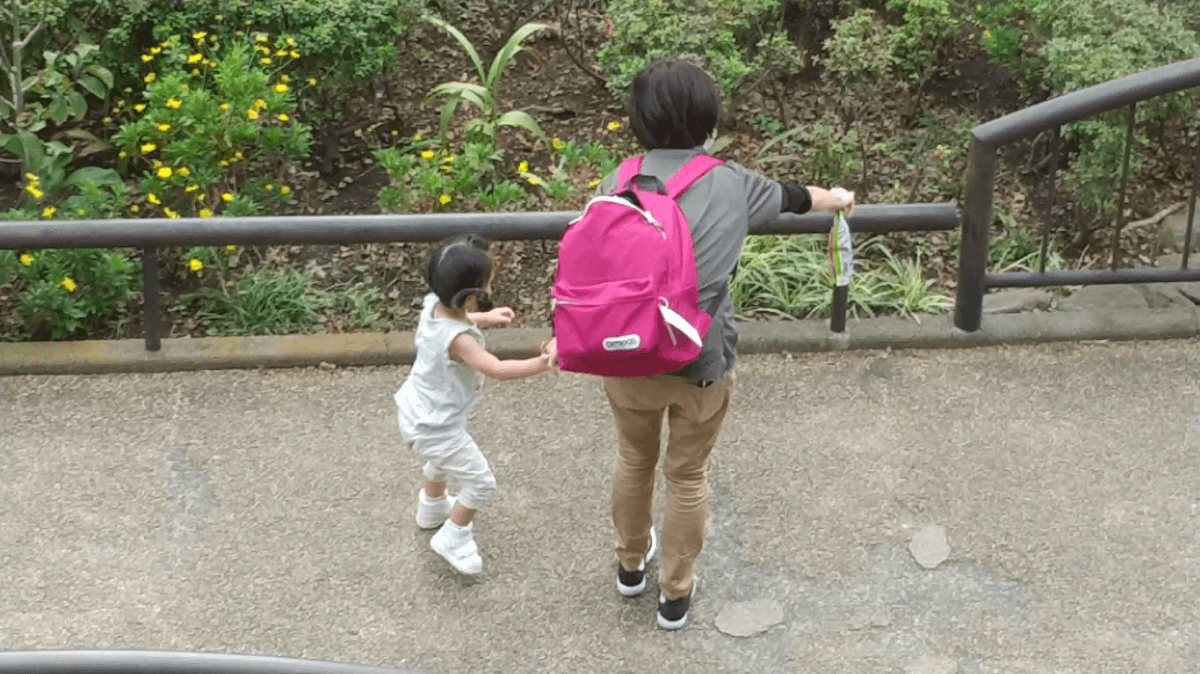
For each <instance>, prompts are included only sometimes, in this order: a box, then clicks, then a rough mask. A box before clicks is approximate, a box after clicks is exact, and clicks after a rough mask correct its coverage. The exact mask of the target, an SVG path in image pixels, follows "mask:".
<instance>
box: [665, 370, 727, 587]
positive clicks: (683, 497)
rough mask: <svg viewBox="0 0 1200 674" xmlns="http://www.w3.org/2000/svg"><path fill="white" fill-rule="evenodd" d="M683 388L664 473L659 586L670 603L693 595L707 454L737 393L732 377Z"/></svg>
mask: <svg viewBox="0 0 1200 674" xmlns="http://www.w3.org/2000/svg"><path fill="white" fill-rule="evenodd" d="M677 385H678V386H680V387H688V388H686V389H682V393H681V395H680V396H678V397H677V398H676V400H677V402H676V404H674V405H672V406H671V408H670V412H669V414H668V423H669V426H670V436H669V438H668V440H667V459H666V464H665V466H664V469H663V472H664V473H665V476H666V480H667V513H666V517H665V519H664V521H663V529H662V546H663V547H662V558H661V562H660V566H659V588H660V589H661V590H662V592H663V594H664V595H666V597H667V599H679V598H680V597H685V596H687V595H688V594H689V593H690V592H691V591H692V582H693V568H694V566H695V563H696V558H697V557H699V556H700V550H701V549H702V548H703V547H704V534H705V531H704V526H705V520H706V518H707V516H708V482H707V478H706V470H707V468H708V455H709V453H710V452H711V451H712V448H713V445H715V444H716V441H717V436H718V434H719V433H720V432H721V425H722V423H723V422H724V420H725V414H726V413H727V412H728V411H729V402H730V398H731V396H732V393H733V377H732V373H730V374H727V375H726V376H725V378H724V379H722V380H721V381H720V382H718V383H716V384H714V385H712V386H710V387H708V388H700V387H697V386H695V385H694V384H691V383H688V382H686V381H683V380H680V381H679V382H678V383H677Z"/></svg>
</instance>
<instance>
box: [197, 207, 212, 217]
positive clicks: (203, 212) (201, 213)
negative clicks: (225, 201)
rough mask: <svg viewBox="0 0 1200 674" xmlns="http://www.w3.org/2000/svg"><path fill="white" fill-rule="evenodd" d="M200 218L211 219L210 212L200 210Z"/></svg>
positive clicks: (204, 209)
mask: <svg viewBox="0 0 1200 674" xmlns="http://www.w3.org/2000/svg"><path fill="white" fill-rule="evenodd" d="M200 217H202V218H211V217H212V211H210V210H209V209H207V208H201V209H200Z"/></svg>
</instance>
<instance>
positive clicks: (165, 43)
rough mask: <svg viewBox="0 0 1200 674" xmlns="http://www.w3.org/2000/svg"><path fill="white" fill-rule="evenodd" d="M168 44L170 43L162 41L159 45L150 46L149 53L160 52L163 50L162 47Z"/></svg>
mask: <svg viewBox="0 0 1200 674" xmlns="http://www.w3.org/2000/svg"><path fill="white" fill-rule="evenodd" d="M168 44H170V43H168V42H164V43H162V44H161V45H159V46H157V47H151V48H150V53H151V54H161V53H162V50H163V47H165V46H167V45H168Z"/></svg>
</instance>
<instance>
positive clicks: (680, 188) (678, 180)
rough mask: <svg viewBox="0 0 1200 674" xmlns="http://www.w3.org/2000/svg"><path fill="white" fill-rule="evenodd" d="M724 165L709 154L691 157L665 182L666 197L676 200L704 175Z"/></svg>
mask: <svg viewBox="0 0 1200 674" xmlns="http://www.w3.org/2000/svg"><path fill="white" fill-rule="evenodd" d="M724 163H725V162H723V161H721V160H720V159H717V158H716V157H714V156H712V155H710V154H703V153H701V154H698V155H696V156H695V157H692V158H691V159H689V160H688V163H686V164H684V165H683V168H681V169H679V170H678V171H676V172H675V175H673V176H671V179H670V180H668V181H667V196H669V197H671V198H672V199H678V198H679V195H681V194H683V193H684V192H686V191H687V189H688V188H689V187H691V186H692V185H693V184H694V183H695V182H696V181H697V180H699V179H700V178H701V177H702V176H703V175H704V174H705V173H708V172H709V171H711V170H712V169H713V167H716V166H720V165H721V164H724Z"/></svg>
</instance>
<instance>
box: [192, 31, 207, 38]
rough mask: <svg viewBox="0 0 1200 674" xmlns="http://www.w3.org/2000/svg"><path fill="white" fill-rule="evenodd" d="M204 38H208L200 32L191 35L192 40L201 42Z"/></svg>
mask: <svg viewBox="0 0 1200 674" xmlns="http://www.w3.org/2000/svg"><path fill="white" fill-rule="evenodd" d="M206 37H208V33H206V32H204V31H202V30H201V31H197V32H195V33H192V39H193V40H203V39H204V38H206Z"/></svg>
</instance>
